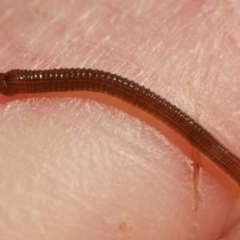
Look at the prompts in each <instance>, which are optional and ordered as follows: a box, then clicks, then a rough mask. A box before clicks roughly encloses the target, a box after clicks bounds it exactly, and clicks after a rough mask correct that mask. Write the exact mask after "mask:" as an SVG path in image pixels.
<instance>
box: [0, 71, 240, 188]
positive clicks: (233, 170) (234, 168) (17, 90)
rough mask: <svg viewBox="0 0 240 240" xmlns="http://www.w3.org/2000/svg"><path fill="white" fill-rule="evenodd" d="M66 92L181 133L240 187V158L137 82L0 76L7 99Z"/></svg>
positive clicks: (72, 74)
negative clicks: (112, 103) (107, 100)
mask: <svg viewBox="0 0 240 240" xmlns="http://www.w3.org/2000/svg"><path fill="white" fill-rule="evenodd" d="M65 91H93V92H101V93H105V94H108V95H111V96H114V97H116V98H120V99H122V100H123V101H125V102H127V103H129V104H132V105H133V106H135V107H138V108H140V109H142V110H144V111H145V112H147V113H149V114H151V115H153V116H154V117H155V118H157V119H159V120H160V121H162V122H164V123H165V124H166V125H168V126H169V127H170V128H171V129H173V130H174V131H176V132H177V133H179V134H180V135H181V136H182V137H184V138H185V139H186V140H187V141H188V142H189V143H190V144H191V145H192V146H193V147H194V148H196V149H198V150H199V152H200V153H202V154H204V155H206V156H207V157H208V158H209V159H210V160H211V161H212V162H213V163H215V164H216V165H217V166H218V167H219V168H220V169H222V171H223V172H225V173H226V174H227V175H229V176H230V178H232V179H233V180H234V181H235V182H236V183H237V185H238V186H240V158H238V157H237V156H235V155H234V154H233V153H231V152H230V151H229V150H228V149H227V148H226V147H225V146H224V145H223V144H221V143H220V142H219V141H218V140H217V139H216V138H215V137H214V136H213V135H212V134H211V133H209V132H208V131H207V130H206V129H204V128H203V127H202V126H201V125H200V124H198V123H197V122H196V121H194V120H193V119H192V118H191V117H190V116H188V115H187V114H185V113H184V112H183V111H181V110H180V109H179V108H177V107H176V106H174V105H173V104H171V103H170V102H168V101H167V100H165V99H163V98H162V97H160V96H159V95H157V94H155V93H154V92H152V91H151V90H149V89H146V88H145V87H143V86H140V85H139V84H137V83H135V82H133V81H130V80H128V79H126V78H123V77H120V76H117V75H115V74H112V73H108V72H103V71H99V70H91V69H54V70H11V71H9V72H6V73H0V93H2V94H3V95H6V96H12V95H15V94H23V93H40V92H42V93H43V92H65Z"/></svg>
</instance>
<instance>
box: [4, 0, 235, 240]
mask: <svg viewBox="0 0 240 240" xmlns="http://www.w3.org/2000/svg"><path fill="white" fill-rule="evenodd" d="M238 9H240V8H239V1H234V0H229V1H227V0H226V1H224V0H222V1H212V0H211V1H210V0H208V1H190V0H180V1H174V0H169V1H160V0H150V1H143V0H140V1H139V0H135V1H134V0H132V1H120V0H119V1H118V0H113V1H101V0H100V1H89V0H88V1H84V0H79V1H77V0H72V1H45V0H43V1H38V0H35V1H27V0H24V1H7V0H2V1H1V3H0V29H1V31H0V42H1V48H0V58H1V69H0V72H6V71H8V70H10V69H14V68H21V69H45V68H47V69H49V68H60V67H62V68H65V67H67V68H70V67H75V68H76V67H84V68H93V69H101V70H104V71H109V72H113V73H117V74H118V75H121V76H124V77H127V78H129V79H133V80H134V81H136V82H138V83H139V84H143V85H145V86H146V87H148V88H151V89H152V90H153V91H155V92H156V93H158V94H160V95H161V96H163V97H164V98H166V99H168V100H169V101H170V102H172V103H173V104H175V105H177V106H178V107H179V108H181V109H182V110H183V111H184V112H186V113H188V114H189V115H191V116H192V117H193V118H194V119H195V120H197V121H198V122H199V123H201V124H202V125H203V126H204V127H205V128H207V129H208V130H209V131H211V132H212V133H213V134H214V135H215V136H216V137H217V138H218V139H219V140H221V142H223V143H224V144H225V145H226V146H227V147H228V148H230V149H231V150H232V151H233V152H235V153H236V154H237V155H238V156H240V146H239V144H238V143H239V142H240V134H239V132H240V124H239V122H240V121H239V119H240V101H239V100H240V95H239V92H240V84H239V71H240V68H239V62H240V61H239V60H240V54H239V51H240V50H239V46H240V34H239V21H240V17H239V16H240V12H239V10H238ZM0 102H1V104H0V176H1V177H0V236H1V237H0V238H1V239H4V240H13V239H14V240H15V239H16V240H20V239H46V240H47V239H49V240H50V239H51V240H54V239H58V240H59V239H72V240H74V239H78V240H79V239H88V240H93V239H99V240H100V239H107V240H108V239H109V240H110V239H139V240H140V239H151V240H155V239H156V240H157V239H184V240H186V239H196V240H198V239H199V240H200V239H201V240H202V239H204V240H208V239H209V240H213V239H224V240H230V239H231V240H232V239H239V237H240V231H239V229H240V227H239V226H240V223H239V220H238V219H239V215H240V210H239V199H238V196H237V195H236V194H233V192H232V191H231V190H230V189H228V188H227V187H225V186H223V185H222V184H221V183H220V181H218V180H219V179H218V178H219V177H218V176H213V175H211V174H210V173H209V172H207V171H205V170H204V169H203V170H202V171H201V172H200V177H199V184H198V189H199V198H198V208H197V210H196V209H195V207H194V206H195V200H196V199H195V197H194V190H193V167H192V161H191V160H190V159H189V158H188V157H187V156H186V155H185V154H183V153H182V150H181V149H179V147H178V145H176V144H173V143H172V142H171V141H169V140H168V139H167V138H165V137H164V136H163V135H162V134H161V132H159V131H156V129H155V128H154V127H153V126H151V125H148V124H145V123H144V122H143V121H141V119H140V120H139V119H138V118H136V117H135V116H133V115H131V114H128V113H129V112H130V113H131V111H132V109H131V107H129V109H128V110H126V111H125V110H124V111H122V110H121V109H116V108H115V107H112V106H111V104H108V102H109V103H110V100H108V98H107V97H106V100H105V102H106V103H107V104H103V103H101V102H99V101H94V99H91V97H90V99H88V98H86V97H84V96H83V95H81V94H80V93H63V94H38V95H29V96H21V95H20V96H16V97H12V98H7V97H4V96H0ZM179 144H180V143H179ZM190 151H191V149H190ZM223 181H224V177H223V179H222V182H223Z"/></svg>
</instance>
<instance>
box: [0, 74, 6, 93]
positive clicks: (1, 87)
mask: <svg viewBox="0 0 240 240" xmlns="http://www.w3.org/2000/svg"><path fill="white" fill-rule="evenodd" d="M5 76H6V74H5V73H0V93H1V94H3V95H8V94H7V83H6V79H5Z"/></svg>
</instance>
